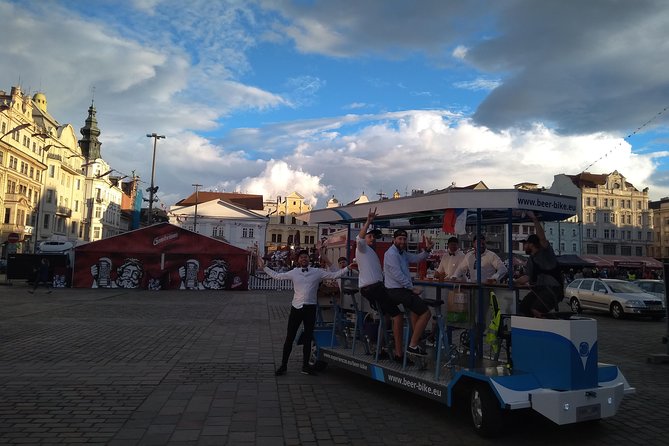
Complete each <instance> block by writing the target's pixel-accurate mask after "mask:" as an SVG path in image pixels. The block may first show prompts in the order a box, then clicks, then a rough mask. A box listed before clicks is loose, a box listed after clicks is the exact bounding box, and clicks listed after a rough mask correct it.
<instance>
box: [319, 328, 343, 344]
mask: <svg viewBox="0 0 669 446" xmlns="http://www.w3.org/2000/svg"><path fill="white" fill-rule="evenodd" d="M314 341H315V342H316V345H317V346H318V347H337V346H338V345H339V343H338V342H337V337H336V336H334V337H333V336H332V328H315V329H314Z"/></svg>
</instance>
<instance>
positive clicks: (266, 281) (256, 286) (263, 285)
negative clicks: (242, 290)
mask: <svg viewBox="0 0 669 446" xmlns="http://www.w3.org/2000/svg"><path fill="white" fill-rule="evenodd" d="M292 289H293V281H292V280H276V279H272V278H271V277H270V276H268V275H267V274H265V273H264V272H263V271H256V272H255V275H254V276H249V290H276V291H283V290H292Z"/></svg>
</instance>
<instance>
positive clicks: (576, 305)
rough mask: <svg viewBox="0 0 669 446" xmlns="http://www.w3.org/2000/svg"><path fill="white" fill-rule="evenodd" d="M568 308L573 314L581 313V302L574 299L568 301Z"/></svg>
mask: <svg viewBox="0 0 669 446" xmlns="http://www.w3.org/2000/svg"><path fill="white" fill-rule="evenodd" d="M569 306H570V307H571V312H572V313H574V314H581V313H583V308H581V302H579V301H578V299H577V298H576V297H572V298H571V299H569Z"/></svg>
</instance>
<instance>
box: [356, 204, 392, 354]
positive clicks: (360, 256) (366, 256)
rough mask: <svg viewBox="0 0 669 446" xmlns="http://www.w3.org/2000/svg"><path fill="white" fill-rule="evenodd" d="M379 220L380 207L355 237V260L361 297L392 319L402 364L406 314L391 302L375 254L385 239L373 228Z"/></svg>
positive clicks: (370, 212) (368, 218)
mask: <svg viewBox="0 0 669 446" xmlns="http://www.w3.org/2000/svg"><path fill="white" fill-rule="evenodd" d="M375 217H376V208H374V210H371V209H370V210H369V213H368V214H367V220H365V224H364V225H362V228H360V232H359V233H358V235H357V237H356V238H355V242H356V248H355V261H356V263H357V264H358V272H359V275H358V286H359V287H360V294H362V296H363V297H364V298H365V299H367V300H369V302H370V305H373V306H376V307H377V308H378V309H380V310H381V312H382V313H383V314H384V315H387V316H388V317H390V319H391V320H392V326H393V339H394V340H395V352H394V353H395V354H394V359H395V360H396V361H398V362H401V361H402V359H403V353H402V312H401V311H400V309H399V308H398V307H397V305H395V304H394V303H392V302H391V301H390V299H389V298H388V293H387V292H386V287H385V286H384V285H383V271H382V269H381V261H380V260H379V256H378V255H377V254H376V251H374V248H375V246H376V239H377V238H379V237H381V231H380V230H378V229H373V228H370V225H371V224H372V222H373V221H374V218H375Z"/></svg>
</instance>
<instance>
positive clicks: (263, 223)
mask: <svg viewBox="0 0 669 446" xmlns="http://www.w3.org/2000/svg"><path fill="white" fill-rule="evenodd" d="M168 216H169V221H170V223H171V224H173V225H176V226H180V227H182V228H184V229H188V230H190V231H194V232H197V233H198V234H202V235H206V236H208V237H213V238H216V239H219V240H223V241H225V242H227V243H229V244H231V245H233V246H236V247H237V248H241V249H247V250H248V249H255V248H256V247H257V249H258V250H259V251H260V252H261V254H264V252H263V251H264V247H265V233H266V231H267V224H268V223H269V218H267V217H265V216H263V215H261V214H259V213H257V212H254V211H251V210H248V209H246V208H243V207H241V206H236V205H234V204H232V203H229V202H227V201H223V200H211V201H207V202H204V203H198V205H197V227H195V205H192V206H172V207H170V212H169V213H168Z"/></svg>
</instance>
